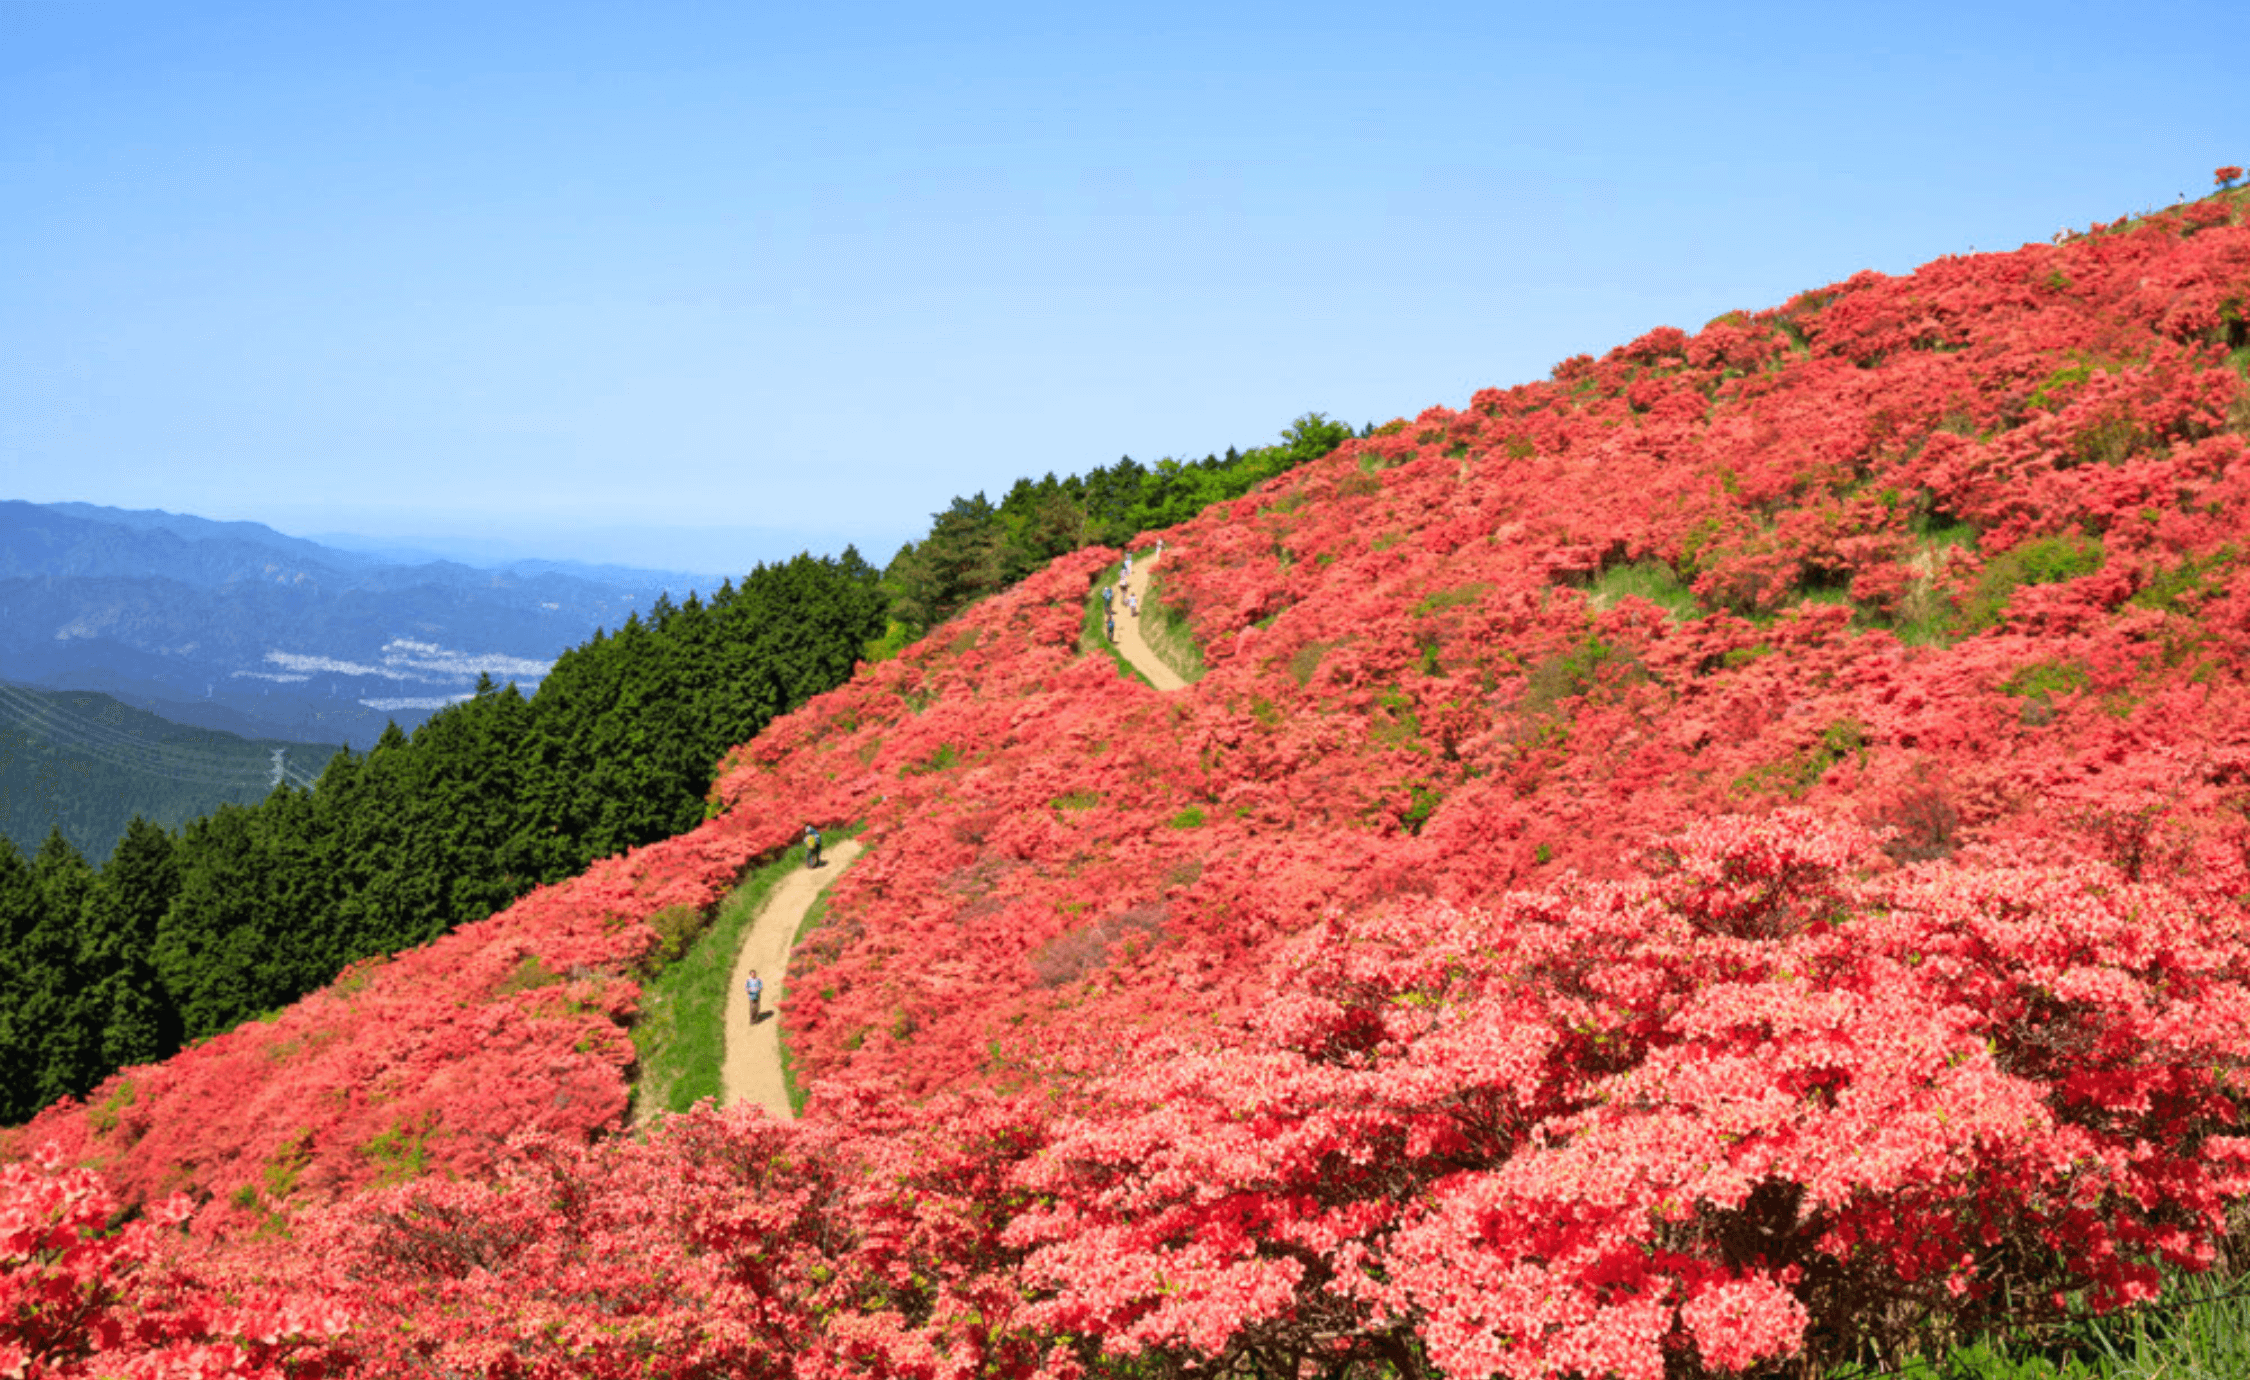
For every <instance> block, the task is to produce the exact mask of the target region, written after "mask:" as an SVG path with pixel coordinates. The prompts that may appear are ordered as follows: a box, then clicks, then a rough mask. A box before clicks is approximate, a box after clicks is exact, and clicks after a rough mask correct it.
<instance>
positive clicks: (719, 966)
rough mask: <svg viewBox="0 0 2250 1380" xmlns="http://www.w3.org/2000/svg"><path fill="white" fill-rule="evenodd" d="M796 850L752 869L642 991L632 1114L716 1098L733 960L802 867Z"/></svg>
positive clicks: (802, 859)
mask: <svg viewBox="0 0 2250 1380" xmlns="http://www.w3.org/2000/svg"><path fill="white" fill-rule="evenodd" d="M804 864H805V850H804V848H803V847H802V846H799V847H796V848H791V849H789V850H787V851H785V852H784V853H783V854H782V855H781V856H780V857H778V858H776V859H774V860H773V861H772V862H769V863H767V864H765V865H764V866H763V867H758V868H754V869H752V870H751V871H750V872H749V873H747V874H745V875H744V877H743V878H742V880H741V881H740V882H738V883H736V884H735V888H734V890H732V891H730V892H728V893H727V895H726V899H725V900H723V901H721V902H719V908H718V913H717V915H716V916H715V918H714V919H713V920H712V922H711V925H710V927H709V928H708V929H706V930H704V931H703V933H702V934H700V935H698V936H697V937H696V939H695V942H694V943H693V944H692V945H690V946H689V947H688V950H687V952H685V953H683V954H681V955H680V958H679V961H678V962H676V963H674V964H672V965H671V966H670V967H668V968H666V969H664V970H663V971H662V972H660V973H658V974H657V975H656V976H655V977H653V978H651V979H650V980H649V981H648V983H647V984H646V985H645V986H643V987H642V989H641V1014H640V1019H639V1020H637V1021H635V1022H634V1024H633V1049H634V1052H635V1055H636V1056H637V1058H636V1062H637V1063H638V1064H639V1068H640V1072H639V1074H638V1075H637V1076H636V1077H635V1079H634V1081H633V1116H634V1119H636V1120H639V1119H642V1118H644V1117H647V1116H649V1115H651V1114H653V1113H656V1112H684V1111H686V1110H687V1109H688V1108H690V1107H692V1106H694V1105H695V1104H696V1103H697V1102H698V1101H699V1100H701V1099H703V1098H706V1097H717V1096H718V1095H719V1090H720V1068H721V1066H722V1065H724V1064H725V1062H726V1057H727V1032H726V1014H727V997H728V995H729V993H728V981H727V980H728V979H729V978H730V977H732V976H733V974H734V956H735V955H736V954H737V953H739V952H740V951H741V949H742V941H743V939H744V938H745V937H746V936H747V935H748V934H749V933H750V925H751V922H752V921H754V920H756V919H757V918H758V911H759V910H760V909H761V908H763V907H764V906H765V904H766V898H767V897H768V896H771V895H772V894H773V889H774V888H775V887H777V886H779V885H780V884H781V879H782V878H783V877H786V876H788V875H789V873H790V871H791V870H792V869H795V868H799V867H802V866H804Z"/></svg>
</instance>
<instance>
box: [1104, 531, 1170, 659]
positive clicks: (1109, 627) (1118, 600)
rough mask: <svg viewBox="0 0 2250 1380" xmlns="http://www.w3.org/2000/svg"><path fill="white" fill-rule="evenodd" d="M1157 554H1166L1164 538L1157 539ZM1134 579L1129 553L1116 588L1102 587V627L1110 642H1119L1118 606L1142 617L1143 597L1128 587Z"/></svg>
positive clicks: (1126, 555) (1118, 577) (1130, 553)
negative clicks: (1120, 605)
mask: <svg viewBox="0 0 2250 1380" xmlns="http://www.w3.org/2000/svg"><path fill="white" fill-rule="evenodd" d="M1156 554H1157V555H1158V556H1161V555H1163V554H1164V539H1163V538H1162V537H1158V538H1157V539H1156ZM1132 578H1133V553H1132V552H1130V551H1128V552H1126V553H1125V564H1124V566H1123V567H1122V568H1121V569H1120V570H1119V571H1118V574H1117V585H1116V587H1115V588H1111V587H1110V586H1108V585H1103V586H1102V627H1103V629H1104V630H1105V631H1107V632H1108V634H1109V640H1110V641H1112V642H1115V641H1116V640H1117V606H1118V605H1119V604H1123V605H1124V606H1125V610H1126V612H1127V613H1128V614H1130V615H1131V616H1132V617H1134V618H1138V617H1140V616H1141V596H1140V595H1138V594H1135V593H1134V592H1133V591H1132V590H1131V589H1128V588H1127V587H1126V586H1127V584H1128V583H1129V582H1130V581H1131V580H1132Z"/></svg>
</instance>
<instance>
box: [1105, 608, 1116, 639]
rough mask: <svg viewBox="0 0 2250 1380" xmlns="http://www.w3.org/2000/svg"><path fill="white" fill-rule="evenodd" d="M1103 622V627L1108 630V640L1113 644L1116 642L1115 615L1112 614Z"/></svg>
mask: <svg viewBox="0 0 2250 1380" xmlns="http://www.w3.org/2000/svg"><path fill="white" fill-rule="evenodd" d="M1103 621H1104V625H1105V626H1106V627H1107V628H1108V629H1109V640H1110V641H1112V642H1115V641H1116V640H1117V615H1116V614H1114V613H1113V614H1111V615H1109V617H1108V618H1107V619H1105V620H1103Z"/></svg>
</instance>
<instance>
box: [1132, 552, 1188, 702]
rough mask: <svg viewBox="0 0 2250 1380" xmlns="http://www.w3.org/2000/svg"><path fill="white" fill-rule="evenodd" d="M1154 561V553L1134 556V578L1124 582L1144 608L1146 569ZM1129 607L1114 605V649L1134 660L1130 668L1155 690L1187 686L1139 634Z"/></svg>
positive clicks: (1139, 630)
mask: <svg viewBox="0 0 2250 1380" xmlns="http://www.w3.org/2000/svg"><path fill="white" fill-rule="evenodd" d="M1156 560H1157V558H1156V557H1155V556H1153V555H1151V556H1147V557H1146V558H1143V557H1140V556H1136V557H1134V558H1133V578H1132V579H1131V580H1129V581H1127V582H1126V585H1125V588H1126V589H1127V590H1128V591H1129V592H1131V593H1133V594H1135V595H1138V596H1139V598H1140V601H1141V605H1142V607H1143V608H1146V607H1147V606H1148V602H1149V598H1148V576H1149V571H1150V570H1151V569H1153V568H1154V567H1155V565H1156ZM1130 607H1131V605H1129V604H1120V605H1119V606H1118V608H1117V650H1119V651H1120V652H1123V653H1124V654H1125V659H1126V660H1127V661H1130V662H1132V663H1133V668H1134V669H1135V670H1137V671H1139V672H1140V673H1141V674H1142V675H1144V676H1147V677H1148V679H1149V683H1150V684H1151V685H1154V686H1155V687H1156V688H1157V689H1159V690H1185V689H1187V682H1186V681H1185V680H1183V679H1181V677H1180V673H1179V672H1177V671H1175V670H1173V669H1172V668H1171V667H1169V666H1167V665H1165V664H1164V663H1163V661H1162V660H1160V659H1159V658H1158V657H1157V655H1156V651H1155V649H1154V648H1152V647H1150V646H1149V645H1148V641H1147V639H1145V638H1143V637H1142V636H1141V620H1140V619H1138V618H1136V617H1134V616H1133V615H1132V614H1130V613H1128V612H1126V610H1127V609H1128V608H1130Z"/></svg>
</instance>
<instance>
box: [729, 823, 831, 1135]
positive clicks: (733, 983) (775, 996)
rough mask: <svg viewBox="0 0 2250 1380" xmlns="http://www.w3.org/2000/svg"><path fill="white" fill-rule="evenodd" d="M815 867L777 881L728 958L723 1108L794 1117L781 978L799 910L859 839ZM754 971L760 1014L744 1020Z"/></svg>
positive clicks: (786, 968)
mask: <svg viewBox="0 0 2250 1380" xmlns="http://www.w3.org/2000/svg"><path fill="white" fill-rule="evenodd" d="M827 853H828V856H827V857H826V858H824V859H823V860H822V862H823V866H822V867H821V868H820V870H819V871H817V872H816V871H814V870H813V869H811V868H806V867H800V868H798V869H797V870H796V871H795V872H792V873H790V874H789V875H788V876H787V877H786V878H784V879H783V880H782V883H781V885H780V886H777V887H775V888H774V889H773V894H772V895H771V896H768V897H767V898H766V904H765V907H764V909H762V910H760V911H759V912H758V918H757V919H756V920H755V921H753V922H751V925H750V936H749V938H747V939H745V940H743V941H742V952H741V953H739V954H736V955H735V958H734V976H733V977H731V978H728V979H727V1057H726V1063H725V1065H724V1066H723V1067H722V1068H721V1069H720V1071H719V1086H720V1101H721V1102H723V1103H724V1104H725V1105H726V1106H729V1107H731V1106H733V1105H734V1104H735V1103H737V1102H755V1103H757V1104H758V1105H759V1106H761V1107H763V1108H765V1109H766V1110H767V1111H768V1112H771V1113H772V1114H773V1115H774V1116H776V1117H779V1118H780V1119H781V1120H783V1121H794V1120H796V1119H797V1114H796V1112H795V1111H793V1110H791V1108H790V1106H789V1088H788V1085H787V1084H785V1083H783V1082H782V1081H781V1020H780V1016H779V1011H780V1008H781V996H782V982H783V980H784V978H786V976H787V975H788V972H789V951H790V949H791V948H793V947H795V945H796V942H797V927H798V926H799V925H801V924H803V923H804V919H805V912H806V911H807V910H809V909H811V908H812V903H813V901H814V899H815V898H817V897H818V896H819V895H820V893H821V892H822V891H825V890H826V889H827V887H828V884H829V883H830V882H832V881H834V880H835V879H836V875H837V874H838V873H840V872H842V871H843V870H844V868H845V867H846V866H847V865H848V864H849V863H850V862H851V860H852V859H854V858H856V857H858V856H859V840H857V839H847V840H845V841H844V842H842V843H839V844H837V845H836V846H835V847H833V848H830V849H828V850H827ZM752 973H756V974H757V975H758V976H759V978H760V979H761V980H763V981H764V982H765V984H766V990H765V996H764V1000H763V1002H762V1003H761V1004H760V1006H759V1008H758V1009H759V1010H760V1011H761V1012H763V1013H764V1014H763V1015H762V1016H760V1017H759V1020H758V1023H757V1025H755V1026H752V1025H751V1024H750V1002H749V999H748V998H746V997H744V996H743V995H742V984H743V983H744V982H746V981H748V980H749V977H750V975H751V974H752Z"/></svg>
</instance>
